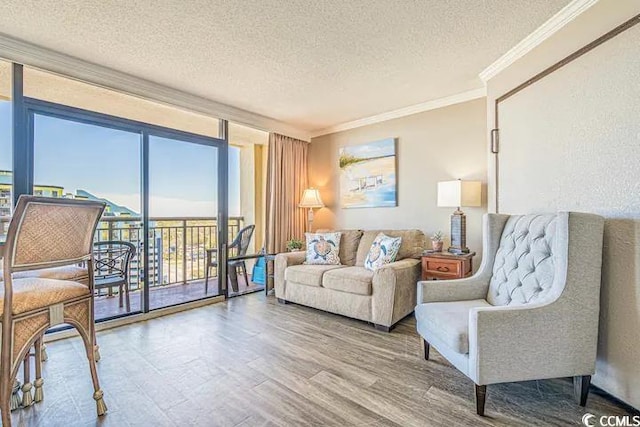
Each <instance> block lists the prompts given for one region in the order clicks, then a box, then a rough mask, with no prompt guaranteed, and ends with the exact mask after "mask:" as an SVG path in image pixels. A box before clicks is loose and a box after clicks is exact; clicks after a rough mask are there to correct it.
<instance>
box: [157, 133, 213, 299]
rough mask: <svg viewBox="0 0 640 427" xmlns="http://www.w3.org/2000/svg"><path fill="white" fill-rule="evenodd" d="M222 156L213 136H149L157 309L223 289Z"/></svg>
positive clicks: (211, 294) (199, 297)
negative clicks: (220, 247)
mask: <svg viewBox="0 0 640 427" xmlns="http://www.w3.org/2000/svg"><path fill="white" fill-rule="evenodd" d="M219 158H220V152H219V147H218V145H217V144H214V143H212V142H211V141H209V140H207V139H198V140H194V139H191V138H186V139H185V138H177V137H175V136H174V137H161V136H156V135H151V136H150V137H149V239H150V252H149V256H150V257H151V258H152V259H153V260H152V261H151V260H150V274H151V276H150V283H149V285H150V287H151V292H150V294H149V304H150V307H151V309H154V308H162V307H166V306H169V305H174V304H179V303H182V302H187V301H193V300H196V299H201V298H203V297H207V296H215V295H222V294H223V292H222V288H221V287H219V286H218V268H217V261H218V259H217V258H218V221H217V212H218V206H219V203H218V188H219V182H218V181H219V180H218V175H219V170H218V164H219Z"/></svg>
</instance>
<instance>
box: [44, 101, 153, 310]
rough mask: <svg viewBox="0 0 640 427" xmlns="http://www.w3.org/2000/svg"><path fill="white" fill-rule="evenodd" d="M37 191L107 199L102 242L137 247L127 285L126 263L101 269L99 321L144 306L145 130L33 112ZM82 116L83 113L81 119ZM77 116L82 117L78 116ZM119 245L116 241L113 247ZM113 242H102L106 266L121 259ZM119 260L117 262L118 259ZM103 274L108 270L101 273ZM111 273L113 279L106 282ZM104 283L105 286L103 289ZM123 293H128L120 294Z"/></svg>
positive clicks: (101, 225)
mask: <svg viewBox="0 0 640 427" xmlns="http://www.w3.org/2000/svg"><path fill="white" fill-rule="evenodd" d="M31 117H32V121H33V194H34V195H36V196H45V197H56V198H70V199H84V200H100V201H103V202H105V203H106V209H105V213H104V216H103V218H102V221H101V222H100V223H99V225H98V231H97V233H96V236H95V240H96V242H120V241H126V242H130V243H132V244H133V245H134V247H135V252H134V253H133V257H132V258H131V261H130V263H129V264H130V265H129V266H128V267H129V277H128V284H127V285H126V286H127V288H125V287H122V288H121V287H120V286H119V285H118V286H106V285H108V284H109V283H118V281H117V280H116V279H117V277H115V273H116V269H117V268H120V267H125V266H120V265H115V264H114V265H112V266H111V267H110V268H109V269H107V270H109V271H103V272H96V274H97V283H98V285H99V288H98V289H97V291H96V292H97V295H96V311H95V317H96V319H104V318H109V317H114V316H118V315H122V314H127V313H135V312H140V311H141V310H142V301H141V295H142V293H141V290H142V286H143V283H142V277H143V275H142V269H141V267H142V266H141V264H140V259H141V256H140V255H141V251H142V249H143V239H142V238H143V235H142V229H141V221H142V215H141V212H142V209H141V208H142V197H141V193H140V188H141V182H140V181H141V159H140V154H141V147H142V146H141V142H142V135H141V133H136V132H131V131H125V130H120V129H115V128H111V127H106V126H100V125H97V124H90V123H86V122H81V121H77V120H73V119H71V118H63V117H64V116H60V117H54V116H49V115H45V114H38V113H35V112H34V113H33V115H32V116H31ZM77 118H79V117H77ZM77 118H76V119H77ZM111 249H113V245H111ZM107 250H110V247H109V246H103V245H98V246H97V247H96V252H99V253H101V257H103V258H105V259H103V260H102V262H104V264H105V266H106V265H107V264H111V263H112V262H113V263H116V262H119V261H120V259H118V258H117V254H116V253H115V252H114V251H113V250H110V255H109V256H110V257H111V259H108V260H107V259H106V256H107V254H106V252H105V251H107ZM112 259H113V261H112ZM101 273H103V274H101ZM107 274H109V275H111V276H114V277H112V278H111V282H109V281H108V280H106V279H105V280H101V276H106V275H107ZM101 285H105V286H104V287H102V286H101ZM120 293H122V294H123V295H120Z"/></svg>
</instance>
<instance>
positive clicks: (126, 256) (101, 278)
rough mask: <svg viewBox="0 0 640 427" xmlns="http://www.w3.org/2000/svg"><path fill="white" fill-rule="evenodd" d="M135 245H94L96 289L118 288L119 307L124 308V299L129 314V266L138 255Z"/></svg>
mask: <svg viewBox="0 0 640 427" xmlns="http://www.w3.org/2000/svg"><path fill="white" fill-rule="evenodd" d="M136 252H137V251H136V247H135V245H133V243H130V242H124V241H115V240H114V241H106V242H96V243H94V244H93V257H94V260H95V264H94V265H95V268H94V280H95V289H96V290H97V291H100V289H105V288H107V289H109V294H111V289H112V288H115V287H117V288H118V298H119V307H120V308H122V305H123V304H122V300H123V297H124V300H125V305H126V307H125V308H126V310H127V313H128V312H130V311H131V302H130V299H129V265H130V264H131V260H132V259H133V257H134V256H135V255H136Z"/></svg>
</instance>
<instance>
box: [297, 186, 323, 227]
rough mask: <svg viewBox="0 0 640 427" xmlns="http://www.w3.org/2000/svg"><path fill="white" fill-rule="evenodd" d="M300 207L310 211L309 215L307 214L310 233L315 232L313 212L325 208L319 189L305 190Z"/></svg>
mask: <svg viewBox="0 0 640 427" xmlns="http://www.w3.org/2000/svg"><path fill="white" fill-rule="evenodd" d="M298 207H301V208H307V209H309V213H308V214H307V221H308V223H309V228H308V231H309V232H311V231H313V228H312V226H313V210H314V209H318V208H323V207H324V203H322V199H321V198H320V192H319V191H318V189H317V188H307V189H306V190H304V193H302V200H300V204H299V205H298Z"/></svg>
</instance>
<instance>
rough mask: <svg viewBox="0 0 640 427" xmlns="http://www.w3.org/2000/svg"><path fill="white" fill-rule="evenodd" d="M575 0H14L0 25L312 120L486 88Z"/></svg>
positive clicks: (313, 125)
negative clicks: (520, 46)
mask: <svg viewBox="0 0 640 427" xmlns="http://www.w3.org/2000/svg"><path fill="white" fill-rule="evenodd" d="M568 2H569V0H536V1H530V0H457V1H454V0H449V1H446V0H416V1H409V0H395V1H394V0H351V1H344V0H315V1H312V0H289V1H283V0H182V1H180V0H159V1H150V0H129V1H121V0H75V1H65V2H61V1H57V0H3V1H2V2H0V32H2V33H5V34H7V35H9V36H12V37H15V38H19V39H23V40H26V41H29V42H32V43H35V44H38V45H41V46H43V47H46V48H50V49H53V50H56V51H59V52H63V53H66V54H69V55H72V56H75V57H78V58H80V59H84V60H87V61H91V62H94V63H97V64H100V65H104V66H107V67H110V68H114V69H117V70H119V71H123V72H126V73H129V74H132V75H135V76H138V77H142V78H145V79H148V80H151V81H154V82H157V83H160V84H164V85H167V86H170V87H173V88H176V89H180V90H183V91H186V92H190V93H193V94H196V95H200V96H203V97H206V98H209V99H212V100H215V101H219V102H222V103H226V104H229V105H232V106H235V107H238V108H242V109H245V110H248V111H252V112H255V113H259V114H262V115H264V116H267V117H272V118H275V119H278V120H281V121H283V122H286V123H290V124H292V125H295V126H297V127H299V128H301V129H305V130H310V131H313V130H317V129H323V128H326V127H329V126H332V125H336V124H339V123H343V122H346V121H351V120H355V119H359V118H362V117H367V116H370V115H374V114H379V113H383V112H386V111H391V110H395V109H398V108H402V107H406V106H410V105H413V104H418V103H421V102H426V101H429V100H433V99H437V98H441V97H444V96H449V95H453V94H457V93H460V92H464V91H467V90H471V89H475V88H478V87H481V82H480V81H479V79H478V77H477V75H478V73H479V72H480V71H482V70H483V69H484V68H485V67H486V66H487V65H489V64H491V63H492V62H493V61H494V60H496V59H497V58H498V57H500V56H501V55H502V54H503V53H504V52H506V51H507V50H509V49H510V48H511V47H512V46H514V45H515V44H516V43H518V42H519V41H520V40H522V39H523V38H524V37H525V36H527V35H528V34H529V33H531V32H532V31H533V30H535V29H536V28H537V27H538V26H540V25H541V24H542V23H543V22H544V21H546V20H547V19H548V18H549V17H551V16H552V15H553V14H554V13H556V12H557V11H558V10H560V9H561V8H562V7H563V6H565V5H566V4H567V3H568Z"/></svg>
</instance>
